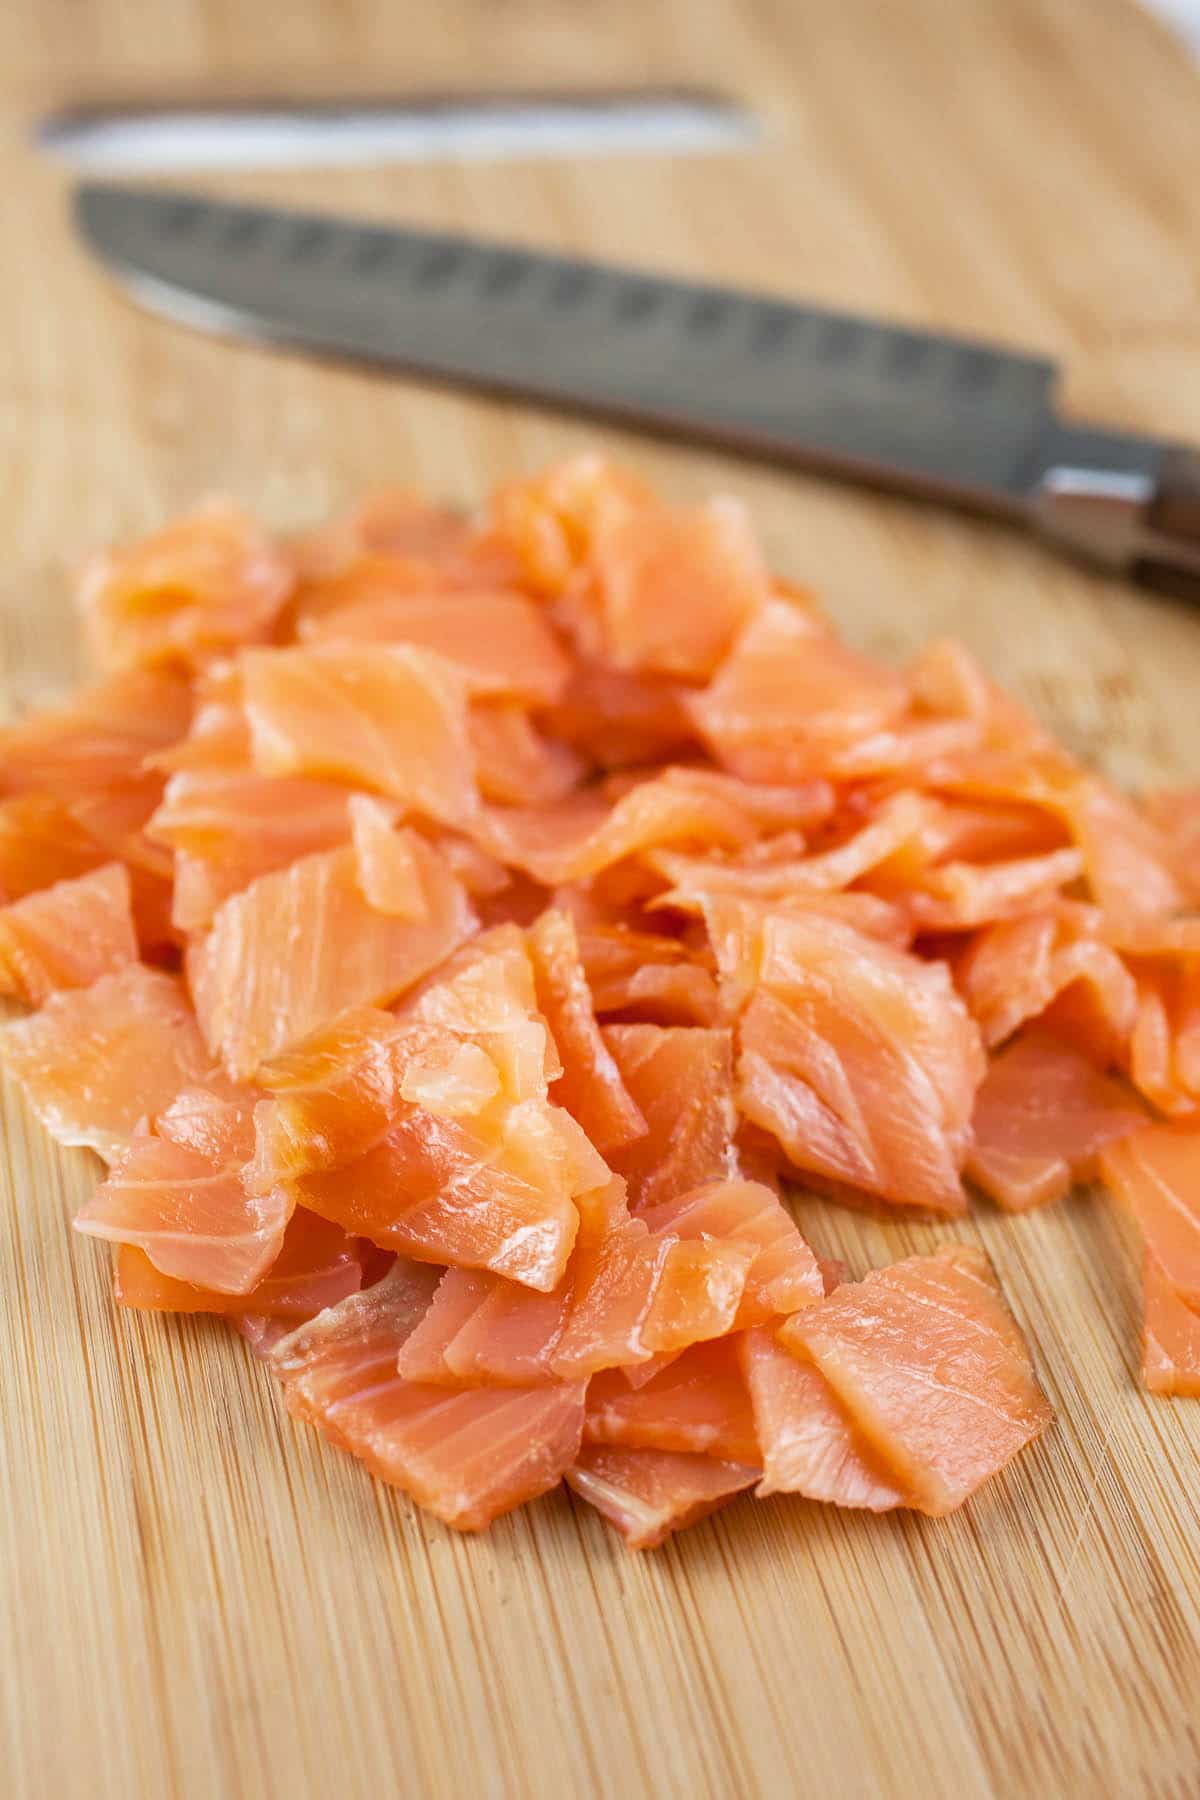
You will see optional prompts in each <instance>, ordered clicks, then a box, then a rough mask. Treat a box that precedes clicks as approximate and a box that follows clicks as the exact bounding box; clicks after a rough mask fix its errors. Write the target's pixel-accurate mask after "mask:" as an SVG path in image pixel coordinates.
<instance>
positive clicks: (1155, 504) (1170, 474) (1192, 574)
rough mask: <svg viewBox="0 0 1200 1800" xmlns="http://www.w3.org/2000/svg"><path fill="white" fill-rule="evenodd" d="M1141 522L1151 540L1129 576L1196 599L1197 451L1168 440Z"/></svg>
mask: <svg viewBox="0 0 1200 1800" xmlns="http://www.w3.org/2000/svg"><path fill="white" fill-rule="evenodd" d="M1146 524H1147V526H1148V527H1149V530H1150V531H1151V532H1152V533H1153V535H1154V540H1155V541H1154V543H1153V545H1152V546H1150V547H1148V549H1147V553H1146V554H1145V555H1143V556H1140V557H1139V558H1138V559H1137V560H1136V562H1135V563H1134V568H1133V573H1134V577H1135V579H1136V580H1138V581H1140V582H1141V583H1142V584H1143V585H1144V586H1146V587H1150V588H1154V589H1155V590H1156V592H1158V593H1164V594H1170V595H1173V596H1174V597H1175V598H1176V599H1180V600H1200V567H1198V566H1197V559H1198V558H1200V451H1198V450H1192V449H1189V448H1188V447H1187V446H1186V445H1184V444H1174V445H1171V446H1169V447H1168V448H1167V449H1166V450H1165V451H1164V452H1163V458H1162V464H1161V466H1160V468H1159V473H1158V482H1157V486H1156V488H1155V492H1154V497H1153V499H1152V500H1151V501H1150V504H1149V506H1148V507H1147V508H1146Z"/></svg>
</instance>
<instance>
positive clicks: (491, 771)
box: [467, 700, 587, 806]
mask: <svg viewBox="0 0 1200 1800" xmlns="http://www.w3.org/2000/svg"><path fill="white" fill-rule="evenodd" d="M467 735H468V737H469V738H470V741H471V749H472V752H473V754H474V757H475V774H476V779H477V780H478V782H479V791H480V793H481V794H482V795H483V797H484V799H485V800H494V801H498V802H499V803H500V804H502V805H513V806H521V805H530V804H533V805H539V806H540V805H549V804H551V803H552V802H554V801H556V800H562V799H563V798H564V797H565V796H566V795H567V794H569V793H570V792H571V791H572V789H573V788H576V787H578V785H579V782H580V781H581V779H582V777H583V775H584V773H585V772H586V767H587V765H586V764H585V762H584V760H583V758H582V757H581V756H580V755H579V754H578V752H577V751H575V750H572V749H571V747H570V745H569V744H560V743H556V742H555V741H554V740H553V739H552V738H548V737H544V736H543V735H542V733H541V732H540V731H538V730H537V729H536V728H535V726H534V725H533V723H532V722H531V720H530V717H529V714H528V713H527V712H526V711H525V710H524V708H523V707H521V706H517V705H515V704H514V703H513V702H512V701H507V700H477V701H476V702H475V703H474V704H473V705H472V707H471V710H470V714H469V716H468V719H467Z"/></svg>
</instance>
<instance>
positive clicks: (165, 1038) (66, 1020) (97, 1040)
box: [0, 963, 209, 1162]
mask: <svg viewBox="0 0 1200 1800" xmlns="http://www.w3.org/2000/svg"><path fill="white" fill-rule="evenodd" d="M208 1061H209V1058H208V1053H207V1051H206V1050H205V1047H204V1040H203V1038H202V1037H201V1035H200V1031H199V1028H198V1027H197V1024H196V1019H195V1015H194V1013H193V1012H192V1009H191V1006H190V1005H189V1004H188V999H187V994H186V993H185V991H184V988H183V984H182V982H180V981H179V980H178V979H177V978H176V977H175V976H174V975H167V974H164V973H163V972H162V971H161V970H158V969H148V968H146V966H145V965H144V964H143V963H130V964H129V965H128V966H127V967H125V968H123V969H118V970H117V971H116V972H115V973H114V974H112V975H105V976H103V977H102V978H101V979H100V980H99V981H96V982H93V984H92V986H91V987H87V988H72V989H64V990H62V991H61V992H59V993H55V994H51V996H50V998H49V999H48V1000H47V1002H46V1004H45V1005H44V1006H43V1007H42V1009H41V1011H40V1012H36V1013H33V1014H32V1015H31V1016H30V1017H29V1018H27V1019H18V1020H17V1021H15V1022H14V1023H13V1024H10V1025H6V1026H5V1027H4V1028H3V1030H2V1031H0V1063H2V1064H3V1066H4V1067H5V1068H6V1069H7V1070H8V1072H9V1074H10V1075H12V1076H13V1077H15V1079H16V1080H17V1081H18V1082H19V1083H20V1085H21V1087H22V1089H23V1090H24V1093H25V1097H26V1099H27V1100H28V1102H29V1104H30V1106H31V1107H32V1108H33V1110H34V1112H35V1113H36V1114H37V1116H38V1118H39V1119H40V1120H41V1122H42V1124H43V1125H44V1126H45V1127H46V1130H47V1131H48V1132H49V1133H50V1135H51V1137H52V1138H54V1139H55V1140H56V1142H58V1143H60V1144H69V1145H87V1146H89V1147H90V1148H91V1149H93V1150H95V1151H97V1152H98V1154H99V1155H100V1156H102V1157H103V1158H104V1159H105V1161H107V1162H112V1161H113V1160H114V1159H115V1158H116V1157H117V1156H118V1155H119V1154H120V1153H121V1151H122V1149H123V1148H124V1146H125V1144H126V1141H127V1140H128V1138H129V1136H130V1134H131V1132H132V1131H133V1129H134V1126H135V1125H136V1124H137V1123H138V1121H139V1120H140V1119H142V1118H145V1117H146V1116H147V1115H148V1114H151V1115H152V1114H154V1113H156V1112H161V1111H162V1110H163V1109H164V1108H165V1107H167V1106H169V1105H170V1103H171V1101H172V1100H173V1099H174V1098H175V1096H176V1094H178V1093H179V1091H180V1089H181V1088H184V1087H187V1086H189V1085H190V1084H192V1083H194V1082H196V1081H198V1080H199V1079H200V1078H201V1076H202V1074H203V1073H204V1071H205V1069H206V1068H207V1067H208Z"/></svg>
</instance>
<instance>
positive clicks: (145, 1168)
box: [75, 1083, 292, 1312]
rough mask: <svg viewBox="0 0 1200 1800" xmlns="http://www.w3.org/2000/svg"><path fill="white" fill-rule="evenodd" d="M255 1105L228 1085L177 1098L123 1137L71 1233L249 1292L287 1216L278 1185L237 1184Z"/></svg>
mask: <svg viewBox="0 0 1200 1800" xmlns="http://www.w3.org/2000/svg"><path fill="white" fill-rule="evenodd" d="M254 1105H255V1095H254V1093H253V1092H252V1091H250V1090H240V1089H238V1088H236V1087H234V1086H232V1085H231V1084H230V1085H226V1084H223V1083H219V1084H218V1085H217V1086H214V1087H212V1088H193V1089H188V1090H186V1091H185V1092H183V1093H182V1094H180V1095H178V1096H177V1097H176V1098H175V1099H174V1100H173V1102H172V1104H171V1105H170V1106H168V1107H166V1108H165V1109H164V1110H163V1111H162V1112H161V1113H160V1114H159V1116H158V1118H157V1119H156V1120H155V1121H154V1128H153V1132H150V1131H141V1132H138V1133H136V1134H135V1135H134V1136H133V1137H132V1138H131V1139H130V1141H129V1143H128V1144H127V1146H126V1148H125V1150H124V1151H123V1152H122V1154H121V1155H120V1156H119V1157H118V1158H117V1160H116V1161H115V1163H114V1165H113V1167H112V1170H111V1171H110V1173H109V1175H108V1177H107V1179H106V1180H105V1181H103V1182H102V1183H101V1184H100V1186H99V1187H98V1188H97V1189H96V1192H95V1193H94V1194H93V1195H92V1197H91V1199H90V1200H87V1201H85V1202H84V1204H83V1206H81V1207H80V1209H79V1212H78V1213H77V1214H76V1216H75V1227H76V1230H78V1231H82V1232H84V1233H85V1234H86V1235H87V1236H89V1237H103V1238H107V1239H109V1240H110V1242H113V1243H118V1244H128V1245H131V1246H133V1247H135V1248H136V1249H138V1250H140V1251H143V1252H144V1253H145V1255H146V1256H147V1258H148V1259H149V1260H150V1262H151V1263H152V1264H153V1265H154V1267H155V1268H156V1269H157V1270H158V1271H159V1272H160V1273H161V1274H163V1275H166V1276H170V1277H172V1278H173V1279H174V1280H175V1281H178V1282H187V1283H190V1284H191V1285H193V1286H195V1287H198V1288H210V1289H213V1290H214V1291H215V1292H217V1293H221V1294H236V1295H248V1294H250V1293H251V1291H252V1290H253V1289H255V1288H256V1286H257V1284H258V1283H259V1282H260V1281H262V1279H263V1278H264V1277H265V1276H266V1274H267V1272H268V1271H269V1270H270V1268H271V1266H272V1264H273V1263H274V1262H275V1259H276V1258H277V1257H278V1256H279V1254H280V1252H281V1248H282V1244H283V1237H284V1230H285V1227H286V1226H287V1222H288V1219H289V1217H290V1215H291V1211H292V1205H291V1200H290V1197H289V1196H288V1195H287V1194H286V1193H285V1192H284V1191H283V1190H282V1189H280V1188H275V1189H273V1190H272V1191H271V1192H270V1193H267V1194H255V1193H252V1192H251V1191H250V1189H249V1187H248V1186H247V1183H246V1181H245V1179H244V1171H245V1168H246V1164H247V1162H248V1161H249V1158H250V1155H251V1153H252V1151H253V1148H254V1122H253V1121H254ZM247 1310H249V1311H259V1312H261V1311H264V1310H265V1309H264V1308H262V1307H254V1306H249V1307H248V1308H247Z"/></svg>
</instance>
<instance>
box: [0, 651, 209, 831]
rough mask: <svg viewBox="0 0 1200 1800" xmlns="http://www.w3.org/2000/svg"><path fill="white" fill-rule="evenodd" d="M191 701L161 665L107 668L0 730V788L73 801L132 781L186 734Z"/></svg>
mask: <svg viewBox="0 0 1200 1800" xmlns="http://www.w3.org/2000/svg"><path fill="white" fill-rule="evenodd" d="M191 705H192V702H191V690H190V688H189V686H188V684H187V682H186V681H185V680H183V679H182V678H181V677H179V676H176V675H172V674H170V673H167V672H166V671H162V670H143V669H133V670H127V671H125V672H123V673H120V674H116V675H110V676H108V677H106V679H105V680H103V681H99V682H96V683H94V684H93V685H92V686H90V687H86V688H82V689H80V691H79V692H78V693H76V694H74V695H72V697H71V699H70V701H68V702H67V703H66V704H65V705H63V706H59V707H53V708H48V709H46V710H45V711H42V712H36V713H30V714H27V715H26V716H25V717H24V718H23V719H18V720H17V722H16V724H14V725H9V726H7V727H6V728H5V729H4V730H3V731H0V792H3V793H6V794H31V793H38V792H41V793H47V794H55V795H57V796H58V797H59V798H60V799H63V800H66V801H71V800H74V799H76V798H77V797H78V796H79V795H80V794H82V793H94V792H96V791H97V790H103V789H105V788H109V787H112V786H113V785H114V784H116V783H120V782H125V781H129V780H131V779H133V778H135V777H137V776H139V775H140V774H141V773H142V765H143V763H144V761H145V759H146V757H148V756H150V755H152V754H153V753H154V752H155V751H157V750H163V749H165V748H166V746H167V745H168V744H173V743H175V742H176V740H177V739H179V738H181V737H182V736H183V734H184V732H185V731H186V730H187V726H188V718H189V716H190V713H191Z"/></svg>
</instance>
